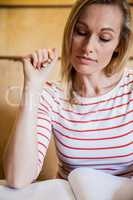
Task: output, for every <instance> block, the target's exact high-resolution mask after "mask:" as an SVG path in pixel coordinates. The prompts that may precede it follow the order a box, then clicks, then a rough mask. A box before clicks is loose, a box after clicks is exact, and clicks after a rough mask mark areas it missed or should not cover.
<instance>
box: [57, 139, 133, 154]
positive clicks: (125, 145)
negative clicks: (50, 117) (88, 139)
mask: <svg viewBox="0 0 133 200" xmlns="http://www.w3.org/2000/svg"><path fill="white" fill-rule="evenodd" d="M56 140H57V141H58V142H59V143H60V144H61V145H63V146H64V147H66V148H68V149H74V150H82V151H84V150H94V151H95V150H109V149H119V148H123V147H127V146H129V145H131V144H133V142H129V143H127V144H124V145H119V146H115V147H99V148H79V147H72V146H68V145H66V144H64V143H63V142H61V141H60V140H59V139H58V138H57V137H56Z"/></svg>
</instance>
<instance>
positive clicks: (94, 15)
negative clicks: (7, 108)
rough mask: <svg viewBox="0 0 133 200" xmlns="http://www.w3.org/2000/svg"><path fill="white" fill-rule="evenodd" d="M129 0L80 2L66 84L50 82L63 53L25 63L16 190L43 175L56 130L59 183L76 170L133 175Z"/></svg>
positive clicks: (73, 17)
mask: <svg viewBox="0 0 133 200" xmlns="http://www.w3.org/2000/svg"><path fill="white" fill-rule="evenodd" d="M130 27H131V16H130V10H129V6H128V4H127V1H126V0H123V1H122V0H94V1H92V0H78V1H77V2H76V3H75V5H74V6H73V9H72V11H71V13H70V16H69V19H68V21H67V24H66V27H65V31H64V38H63V46H62V69H61V74H62V82H58V83H49V82H47V81H46V80H47V76H48V73H50V70H51V68H52V67H54V66H55V63H56V60H57V57H58V54H57V50H56V49H40V50H38V51H36V52H34V53H33V54H32V55H31V56H27V58H25V59H24V65H23V66H24V89H23V96H22V101H21V105H20V108H19V112H18V117H17V120H16V123H15V125H14V128H13V131H12V132H13V134H12V136H11V138H10V140H9V144H8V146H7V149H6V152H5V156H4V170H5V176H6V179H7V182H8V184H9V185H10V186H12V187H17V188H19V187H23V186H25V185H27V184H29V183H31V182H33V181H34V180H35V179H36V178H37V177H38V175H39V172H40V170H41V168H42V165H43V161H44V157H45V155H46V152H47V148H48V144H49V141H50V137H51V133H52V132H53V135H54V138H55V144H56V150H57V155H58V158H59V170H58V175H57V177H59V176H60V177H61V178H64V179H67V175H68V173H69V172H70V171H71V170H73V169H75V168H77V167H83V166H86V167H91V168H94V169H98V170H101V171H105V172H107V173H111V174H114V175H117V176H124V175H125V176H127V177H131V176H132V174H133V171H132V163H133V151H132V149H133V147H132V145H133V144H132V143H133V136H132V133H133V126H132V123H133V122H132V117H133V110H132V106H133V103H132V102H133V101H132V100H133V91H132V87H133V83H132V82H133V71H132V70H131V69H130V70H129V69H127V68H126V67H125V63H126V61H127V59H128V57H129V50H130V47H131V44H132V30H131V28H130Z"/></svg>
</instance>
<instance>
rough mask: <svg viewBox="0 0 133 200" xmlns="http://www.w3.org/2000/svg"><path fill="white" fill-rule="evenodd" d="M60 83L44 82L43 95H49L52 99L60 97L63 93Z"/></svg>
mask: <svg viewBox="0 0 133 200" xmlns="http://www.w3.org/2000/svg"><path fill="white" fill-rule="evenodd" d="M63 91H64V90H63V87H62V82H61V81H46V82H45V83H44V88H43V93H48V94H49V95H50V94H51V95H52V96H53V97H54V96H55V97H57V96H61V95H62V94H63V93H64V92H63Z"/></svg>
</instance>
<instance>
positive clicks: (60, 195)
mask: <svg viewBox="0 0 133 200" xmlns="http://www.w3.org/2000/svg"><path fill="white" fill-rule="evenodd" d="M0 184H1V185H0V200H56V199H57V200H75V198H74V195H73V192H72V190H71V188H70V186H69V183H68V182H67V181H65V180H61V179H52V180H47V181H40V182H36V183H32V184H30V185H29V186H27V187H26V188H23V189H12V188H9V187H6V184H4V182H2V181H0Z"/></svg>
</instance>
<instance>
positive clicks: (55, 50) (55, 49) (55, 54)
mask: <svg viewBox="0 0 133 200" xmlns="http://www.w3.org/2000/svg"><path fill="white" fill-rule="evenodd" d="M53 52H54V62H56V61H57V59H58V49H57V48H53Z"/></svg>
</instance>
